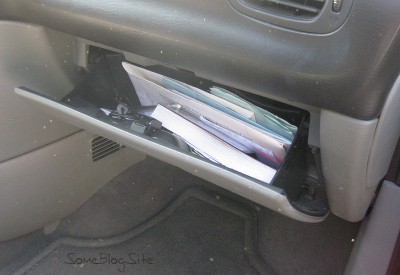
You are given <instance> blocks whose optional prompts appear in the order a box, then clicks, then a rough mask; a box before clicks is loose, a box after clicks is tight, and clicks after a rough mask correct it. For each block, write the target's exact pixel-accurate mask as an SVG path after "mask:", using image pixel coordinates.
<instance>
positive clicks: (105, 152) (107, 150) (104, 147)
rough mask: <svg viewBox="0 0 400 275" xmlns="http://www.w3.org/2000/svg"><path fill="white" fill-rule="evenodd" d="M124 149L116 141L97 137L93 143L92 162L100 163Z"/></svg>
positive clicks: (91, 149)
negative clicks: (99, 161)
mask: <svg viewBox="0 0 400 275" xmlns="http://www.w3.org/2000/svg"><path fill="white" fill-rule="evenodd" d="M122 148H123V146H122V145H121V144H119V143H117V142H115V141H112V140H110V139H107V138H105V137H101V136H97V137H95V138H93V139H92V142H91V148H90V151H91V152H92V160H93V161H98V160H100V159H102V158H105V157H106V156H109V155H111V154H112V153H115V152H117V151H119V150H121V149H122Z"/></svg>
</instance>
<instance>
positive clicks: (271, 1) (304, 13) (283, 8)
mask: <svg viewBox="0 0 400 275" xmlns="http://www.w3.org/2000/svg"><path fill="white" fill-rule="evenodd" d="M244 1H245V2H246V3H248V4H249V5H251V6H253V7H254V8H257V9H259V10H262V11H266V12H271V13H275V14H279V15H285V16H291V17H296V18H304V19H307V18H313V17H316V16H317V15H318V14H319V12H320V11H321V9H322V8H323V6H324V4H325V0H244Z"/></svg>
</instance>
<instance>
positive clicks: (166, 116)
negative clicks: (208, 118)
mask: <svg viewBox="0 0 400 275" xmlns="http://www.w3.org/2000/svg"><path fill="white" fill-rule="evenodd" d="M151 116H152V117H153V118H155V119H157V120H159V121H161V122H162V124H163V127H165V128H167V129H168V130H170V131H172V132H174V133H175V134H177V135H179V136H180V137H182V138H183V139H184V140H185V141H186V142H187V143H188V144H189V145H190V146H192V147H193V148H194V149H195V150H196V151H198V152H199V153H200V154H201V155H203V156H205V157H207V158H210V159H211V160H213V161H214V162H217V163H220V164H221V165H223V166H226V167H228V168H231V169H233V170H236V171H238V172H240V173H242V174H245V175H248V176H250V177H253V178H255V179H258V180H260V181H263V182H266V183H270V182H271V180H272V178H273V177H274V176H275V173H276V170H275V169H273V168H271V167H268V166H266V165H264V164H262V163H261V162H259V161H257V160H255V159H253V158H251V157H249V156H247V155H246V154H244V153H242V152H241V151H239V150H237V149H236V148H234V147H233V146H231V145H229V144H228V143H226V142H224V141H223V140H221V139H219V138H217V137H215V136H214V135H212V134H210V133H208V132H207V131H204V130H203V129H202V128H200V127H198V126H196V125H194V124H193V123H191V122H190V121H188V120H186V119H185V118H183V117H181V116H180V115H178V114H176V113H174V112H173V111H171V110H169V109H167V108H165V107H163V106H161V105H158V106H157V107H156V109H155V110H154V112H153V114H152V115H151Z"/></svg>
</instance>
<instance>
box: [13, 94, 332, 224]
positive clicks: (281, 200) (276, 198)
mask: <svg viewBox="0 0 400 275" xmlns="http://www.w3.org/2000/svg"><path fill="white" fill-rule="evenodd" d="M15 92H16V93H17V94H18V95H19V96H21V97H23V98H25V99H27V100H28V101H30V102H31V103H32V105H33V106H40V107H41V108H42V109H43V110H45V111H46V112H48V113H49V114H52V115H55V116H57V117H59V118H60V119H62V120H65V121H67V122H69V123H71V124H73V125H76V126H77V127H81V128H83V129H86V130H87V131H90V132H93V133H97V134H99V135H102V136H104V137H107V138H109V139H112V140H115V141H118V142H121V143H122V144H124V145H126V146H128V147H131V148H134V149H137V150H139V151H141V152H143V153H145V154H147V155H149V156H152V157H154V158H157V159H160V160H162V161H165V162H167V163H170V164H172V165H175V166H177V167H180V168H182V169H183V170H185V171H187V172H189V173H191V174H193V175H196V176H198V177H200V178H203V179H205V180H207V181H209V182H212V183H214V184H216V185H218V186H220V187H222V188H225V189H227V190H229V191H231V192H233V193H236V194H239V195H241V196H243V197H245V198H248V199H250V200H252V201H255V202H257V203H259V204H261V205H263V206H265V207H268V208H270V209H272V210H275V211H277V212H279V213H281V214H283V215H286V216H288V217H291V218H293V219H296V220H300V221H304V222H320V221H322V220H324V219H325V217H313V216H309V215H306V214H303V213H301V212H299V211H297V210H296V209H295V208H293V207H292V205H291V204H290V203H289V201H288V199H287V198H286V196H284V195H283V194H281V193H280V192H279V189H277V188H276V187H273V186H271V185H268V184H260V183H259V182H256V181H253V180H251V179H249V178H246V177H243V176H241V175H239V174H237V173H233V172H231V171H229V170H226V169H223V168H220V167H218V166H216V165H213V164H211V163H209V162H205V161H203V160H201V159H198V158H195V157H192V156H189V155H187V154H184V153H182V152H179V151H176V150H174V149H171V148H168V147H165V146H163V145H161V144H158V143H155V142H154V141H151V140H148V139H145V138H142V137H140V136H138V135H135V134H131V133H128V132H126V131H123V130H121V129H118V128H116V127H114V126H112V125H110V124H107V123H104V122H101V121H99V120H97V119H95V118H93V117H90V116H87V115H84V114H82V113H80V112H78V111H75V110H73V109H71V108H69V107H67V106H64V105H62V104H60V103H57V102H55V101H53V100H49V99H46V98H44V97H42V96H40V95H37V94H34V93H31V92H29V91H25V90H23V89H15Z"/></svg>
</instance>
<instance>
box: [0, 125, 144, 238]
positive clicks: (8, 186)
mask: <svg viewBox="0 0 400 275" xmlns="http://www.w3.org/2000/svg"><path fill="white" fill-rule="evenodd" d="M92 137H93V135H92V134H90V133H88V132H85V131H80V132H78V133H76V134H72V135H71V136H68V137H66V138H64V139H62V140H60V141H57V142H55V143H53V144H50V145H48V146H45V147H43V148H40V149H38V150H35V151H33V152H31V153H28V154H25V155H23V156H20V157H16V158H14V159H12V160H9V161H6V162H3V163H1V164H0V221H1V222H0V224H1V226H0V241H3V240H7V239H11V238H14V237H17V236H20V235H23V234H25V233H29V232H31V231H34V230H36V229H39V228H41V227H44V226H46V225H49V224H52V223H54V222H56V221H58V220H59V219H61V218H63V217H65V216H67V215H69V214H71V213H72V212H74V211H75V210H76V209H77V208H78V207H79V206H80V205H82V204H83V203H84V202H85V201H86V200H87V199H89V198H90V197H91V196H92V195H93V194H94V193H96V192H97V191H98V190H99V189H100V188H101V187H102V186H103V185H104V184H105V183H107V182H108V181H110V180H111V179H113V178H114V177H115V176H117V175H118V174H119V173H120V172H122V171H123V170H125V169H127V168H128V167H130V166H131V165H133V164H135V163H136V162H138V161H141V160H143V159H144V157H145V155H143V154H142V153H138V152H137V151H134V150H132V149H129V148H124V149H122V150H121V151H118V152H116V153H114V154H112V155H110V156H108V157H106V158H104V159H101V160H99V161H96V162H92V160H91V154H90V151H89V150H90V140H91V138H92Z"/></svg>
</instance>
